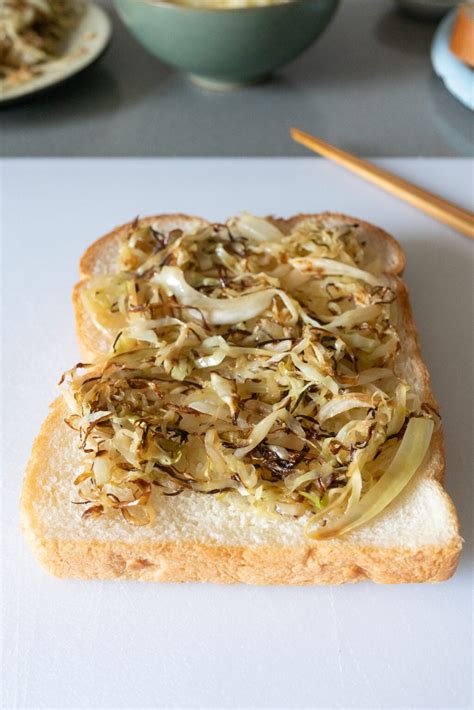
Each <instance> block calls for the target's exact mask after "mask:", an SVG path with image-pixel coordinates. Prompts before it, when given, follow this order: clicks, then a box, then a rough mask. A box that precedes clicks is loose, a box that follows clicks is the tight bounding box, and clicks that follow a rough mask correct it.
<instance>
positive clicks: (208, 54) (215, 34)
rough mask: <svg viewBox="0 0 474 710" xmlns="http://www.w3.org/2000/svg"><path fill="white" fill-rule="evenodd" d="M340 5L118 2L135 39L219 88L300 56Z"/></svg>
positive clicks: (305, 0) (298, 0)
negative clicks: (210, 5) (205, 5)
mask: <svg viewBox="0 0 474 710" xmlns="http://www.w3.org/2000/svg"><path fill="white" fill-rule="evenodd" d="M338 3H339V0H293V2H287V3H282V4H278V5H266V6H263V7H246V8H242V9H208V8H201V7H198V8H196V7H190V6H183V5H177V4H173V3H171V2H165V1H163V0H115V6H116V8H117V11H118V13H119V15H120V17H121V18H122V20H123V21H124V23H125V24H126V25H127V27H128V28H129V29H130V31H131V32H132V34H133V35H134V36H135V37H136V39H137V40H138V41H139V42H140V43H141V44H142V45H143V46H144V47H146V49H148V50H149V51H150V52H151V53H152V54H154V55H155V56H156V57H158V58H159V59H162V60H163V61H164V62H166V63H167V64H171V65H172V66H174V67H177V68H178V69H181V70H183V71H185V72H187V73H189V74H190V75H191V77H192V78H193V79H195V80H196V81H198V82H200V83H204V84H209V85H211V86H213V87H215V88H226V87H232V86H238V85H239V84H247V83H250V82H254V81H258V80H259V79H262V78H264V77H265V76H267V75H268V74H270V73H271V72H273V71H275V70H276V69H279V68H280V67H282V66H284V65H285V64H287V63H288V62H289V61H291V60H292V59H294V58H295V57H297V56H298V55H299V54H301V52H303V51H304V50H305V49H306V48H307V47H309V45H310V44H312V43H313V42H314V41H315V39H316V38H317V37H319V35H320V34H321V33H322V32H323V30H324V29H325V28H326V27H327V25H328V24H329V21H330V20H331V17H332V16H333V14H334V12H335V10H336V8H337V5H338Z"/></svg>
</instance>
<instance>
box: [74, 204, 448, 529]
mask: <svg viewBox="0 0 474 710" xmlns="http://www.w3.org/2000/svg"><path fill="white" fill-rule="evenodd" d="M277 225H278V223H272V222H270V221H268V220H265V219H262V218H257V217H253V216H251V215H247V214H244V215H242V216H240V217H238V218H234V219H231V220H229V221H228V222H227V223H226V224H212V225H210V226H207V227H205V228H201V229H199V230H198V231H196V232H193V233H185V232H184V231H182V230H180V229H174V230H172V231H170V232H166V233H163V232H160V231H158V230H156V229H155V228H154V227H153V226H149V225H147V224H143V223H140V222H139V221H138V220H136V221H135V222H134V224H133V225H132V227H131V229H130V230H129V233H128V234H127V235H126V236H125V237H123V239H122V242H121V246H120V264H119V268H118V269H117V271H116V273H114V274H111V275H106V276H97V277H94V278H92V279H91V281H90V285H89V287H88V289H87V292H86V295H85V304H86V307H87V309H88V312H89V314H90V315H91V317H92V318H93V320H94V323H95V324H96V325H97V326H98V327H99V328H101V329H102V330H103V331H104V332H105V333H107V334H108V335H109V336H110V337H111V340H113V346H112V348H111V352H110V353H109V354H108V355H107V356H104V357H102V358H100V359H98V360H97V361H96V362H95V363H92V364H83V363H79V364H78V365H77V366H76V367H75V368H73V369H72V370H70V371H69V372H68V373H66V375H65V378H64V379H65V381H66V386H65V391H64V394H65V397H66V399H67V402H68V404H69V406H70V409H71V414H70V416H69V417H68V418H67V423H68V425H69V426H70V427H72V428H73V429H75V430H76V431H77V432H78V433H79V436H80V442H81V447H82V450H83V452H84V463H83V466H82V468H81V470H80V471H78V475H77V478H76V480H75V484H76V486H77V491H78V494H79V497H80V499H81V501H79V502H83V503H84V504H85V505H86V506H87V507H86V509H85V513H84V515H85V516H88V517H90V516H99V515H104V514H106V515H116V514H120V513H121V514H122V515H123V516H124V517H125V518H126V520H127V521H129V522H130V523H132V524H135V525H144V524H148V523H150V522H151V521H152V520H153V519H154V516H155V512H156V508H157V506H159V496H152V491H156V492H158V493H161V494H162V495H164V496H175V495H179V494H180V493H182V492H183V491H185V490H191V491H194V492H195V493H202V494H208V495H216V496H219V497H222V498H225V499H226V500H228V501H229V502H230V503H231V504H233V505H236V504H240V505H245V506H253V507H254V508H255V509H256V510H257V511H258V512H261V513H262V514H266V515H274V516H278V515H285V516H295V517H302V516H303V517H304V520H305V524H306V528H305V529H306V533H307V535H308V536H309V537H311V538H326V537H331V536H335V535H340V534H343V533H345V532H348V531H349V530H352V529H354V528H355V527H357V526H358V525H361V524H363V523H366V522H367V521H369V520H370V519H371V518H372V517H374V516H375V515H377V514H378V513H379V512H380V511H381V510H383V509H384V508H385V507H386V506H387V505H388V504H389V503H390V502H391V501H392V500H393V499H394V498H395V497H396V496H397V495H398V494H399V493H400V491H401V490H402V489H403V488H404V487H405V485H406V484H407V483H408V481H409V480H410V479H411V478H412V476H413V474H414V473H415V472H416V470H417V469H418V468H419V466H420V464H421V463H422V461H423V458H424V456H425V454H426V451H427V449H428V446H429V442H430V439H431V434H432V431H433V428H434V426H435V425H437V422H438V415H437V413H436V412H435V411H434V409H433V408H432V406H431V405H430V404H428V403H424V402H422V401H420V399H419V397H418V395H417V393H416V392H415V391H413V390H412V389H411V388H410V386H409V385H408V384H407V382H405V381H404V380H403V379H401V378H400V376H398V375H397V374H396V367H395V365H396V355H397V352H398V351H399V348H400V342H399V336H398V334H397V331H396V329H395V327H394V324H393V323H394V317H393V315H394V310H393V309H394V305H393V303H394V301H395V300H396V298H397V294H396V293H395V292H394V290H392V287H391V285H390V284H391V283H392V284H393V282H391V281H390V279H389V278H387V277H384V276H383V274H381V273H379V272H378V271H377V269H376V267H375V266H374V265H373V264H372V265H367V263H366V261H367V259H366V254H365V251H366V250H365V249H364V244H363V242H362V240H361V237H360V230H359V229H358V225H344V226H341V227H334V226H328V225H327V224H326V223H324V221H322V220H321V219H319V220H318V219H315V218H308V219H305V220H303V221H300V222H298V223H297V224H296V225H295V226H294V227H293V228H291V229H290V228H289V227H282V228H280V227H278V226H277ZM395 308H396V305H395Z"/></svg>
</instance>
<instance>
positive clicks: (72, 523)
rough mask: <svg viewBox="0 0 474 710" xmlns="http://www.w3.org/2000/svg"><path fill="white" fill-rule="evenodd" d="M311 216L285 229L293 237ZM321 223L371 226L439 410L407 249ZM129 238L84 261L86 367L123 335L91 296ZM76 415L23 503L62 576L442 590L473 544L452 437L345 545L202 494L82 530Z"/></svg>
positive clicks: (45, 443)
mask: <svg viewBox="0 0 474 710" xmlns="http://www.w3.org/2000/svg"><path fill="white" fill-rule="evenodd" d="M307 217H308V215H300V216H297V217H294V218H293V219H291V220H287V221H285V220H274V221H275V224H277V225H278V226H279V227H280V229H282V230H283V231H285V230H287V229H288V228H289V227H290V226H292V225H294V224H295V223H296V222H297V221H298V220H300V219H303V218H307ZM319 217H320V219H322V220H324V221H325V222H326V223H328V224H334V225H339V224H343V223H348V224H349V223H350V224H351V225H354V224H355V223H356V224H358V225H359V226H358V228H357V232H358V235H359V238H360V239H361V241H363V242H364V243H365V254H366V260H367V264H369V263H370V264H371V268H373V269H374V270H376V271H379V272H383V274H384V278H385V279H386V281H387V284H390V286H391V288H393V289H395V290H396V292H397V294H398V298H397V299H396V301H395V304H396V306H394V307H393V314H392V315H393V318H394V321H395V326H396V327H397V329H398V331H399V333H400V340H401V343H402V349H401V352H400V353H399V355H398V360H397V364H396V366H397V370H398V371H399V374H400V375H401V376H402V377H404V378H405V379H406V380H407V381H408V382H410V384H411V386H412V388H413V389H415V390H416V391H417V392H418V393H419V394H420V395H422V398H423V401H426V402H429V403H432V404H433V405H434V404H435V402H434V400H433V396H432V394H431V391H430V383H429V375H428V373H427V370H426V368H425V366H424V364H423V362H422V359H421V355H420V350H419V344H418V339H417V335H416V330H415V326H414V323H413V317H412V313H411V309H410V305H409V300H408V294H407V290H406V287H405V286H404V284H403V282H402V281H401V279H400V278H399V275H400V274H401V273H402V270H403V267H404V256H403V252H402V250H401V248H400V246H399V245H398V243H397V242H396V241H395V240H394V239H393V238H392V237H390V236H389V235H388V234H386V233H385V232H383V231H382V230H379V229H377V228H375V227H373V226H371V225H368V224H366V223H363V222H360V221H358V220H355V219H353V218H348V217H344V216H342V215H333V214H324V215H319ZM146 222H147V223H152V224H153V225H154V226H155V228H157V229H159V230H160V231H167V230H170V229H173V228H180V229H182V230H183V231H187V230H191V231H194V230H195V229H196V228H197V227H198V226H200V225H203V226H204V225H205V224H207V223H206V222H205V221H204V220H200V219H198V218H189V217H184V216H182V215H168V216H161V217H151V218H148V219H147V220H146ZM129 227H130V225H124V226H123V227H119V228H118V229H116V230H115V231H114V232H111V233H110V234H108V235H106V236H105V237H103V238H102V239H100V240H98V241H97V242H95V243H94V244H93V245H92V246H91V247H90V248H89V249H88V250H87V252H86V253H85V255H84V257H83V259H82V260H81V276H82V280H81V281H80V283H79V284H78V285H77V286H76V288H75V290H74V296H73V300H74V306H75V311H76V319H77V329H78V335H79V340H80V344H81V351H82V354H83V356H84V357H86V358H92V357H94V356H95V355H97V354H100V353H102V352H105V351H106V350H107V348H108V347H109V345H110V342H111V338H112V336H109V337H107V334H104V333H103V332H102V331H99V330H97V329H96V328H95V327H94V325H93V323H92V322H91V321H90V319H89V318H88V315H87V312H86V310H85V308H84V307H83V303H82V297H81V294H82V292H83V289H84V288H86V287H87V283H88V279H89V277H90V276H92V275H96V274H103V273H111V272H113V271H115V270H116V269H117V255H118V244H119V238H120V235H121V234H122V233H123V232H124V230H127V229H129ZM66 414H67V409H66V405H65V404H64V402H63V400H62V399H61V398H60V399H58V400H56V402H54V403H53V405H52V407H51V412H50V414H49V416H48V418H47V419H46V421H45V423H44V425H43V427H42V430H41V432H40V434H39V436H38V438H37V440H36V441H35V444H34V446H33V452H32V457H31V460H30V463H29V466H28V469H27V472H26V476H25V482H24V488H23V495H22V504H21V507H22V521H23V526H24V529H25V532H26V535H27V537H28V539H29V541H30V544H31V546H32V548H33V550H34V551H35V553H36V555H37V556H38V558H39V559H40V561H41V562H42V563H43V564H44V566H45V567H46V568H47V569H48V570H49V571H50V572H52V573H53V574H55V575H57V576H60V577H65V576H75V577H85V578H113V577H121V578H132V579H143V580H155V581H176V582H178V581H179V582H183V581H211V582H222V583H231V582H247V583H253V584H316V583H319V584H339V583H343V582H348V581H358V580H361V579H365V578H370V579H372V580H374V581H376V582H382V583H397V582H427V581H430V582H434V581H440V580H443V579H446V578H448V577H449V576H450V575H451V574H452V573H453V571H454V569H455V567H456V564H457V560H458V557H459V554H460V550H461V538H460V536H459V528H458V521H457V516H456V512H455V509H454V506H453V504H452V502H451V500H450V498H449V496H448V495H447V493H446V492H445V491H444V488H443V486H442V480H443V473H444V446H443V435H442V433H441V431H438V432H436V433H435V435H434V436H433V439H432V442H431V444H430V448H429V450H428V453H427V455H426V457H425V460H424V462H423V464H422V466H421V467H420V468H419V470H418V471H417V473H416V474H415V476H414V477H413V479H412V480H411V482H410V483H409V485H408V486H407V487H406V488H405V489H404V491H403V492H402V493H401V494H400V495H399V496H398V497H397V498H396V499H395V500H394V501H393V502H392V503H391V504H390V505H389V506H388V507H387V508H386V509H385V510H384V511H383V512H382V513H380V514H379V515H378V516H376V517H375V518H374V519H373V520H371V521H370V522H369V523H368V524H365V525H364V526H361V527H359V528H358V529H356V530H354V531H352V532H350V533H347V534H346V535H343V536H341V537H339V538H334V539H329V540H320V541H312V540H308V539H307V538H306V537H304V534H303V525H304V523H303V521H302V519H294V518H291V519H289V518H284V517H281V516H278V517H266V516H263V515H261V514H258V513H257V512H255V511H254V510H253V509H250V508H241V507H237V506H232V505H229V504H228V503H227V502H226V501H225V500H218V499H217V498H215V497H214V496H209V495H207V496H206V495H200V494H199V493H195V492H191V491H188V492H184V493H182V494H181V495H179V496H174V497H168V498H166V497H163V496H159V494H157V493H154V494H153V495H155V496H156V501H155V502H156V506H155V507H156V510H157V517H156V520H155V521H154V523H153V524H151V525H149V526H144V527H130V526H129V525H128V524H127V523H126V522H125V521H124V520H123V519H121V518H108V517H105V516H103V517H101V518H99V519H97V520H96V519H94V520H92V519H81V513H82V510H81V508H82V506H80V505H74V504H73V502H72V501H73V500H74V499H75V491H74V486H73V480H74V477H75V471H77V468H78V465H79V463H80V459H81V452H80V449H79V442H78V440H77V435H76V433H75V432H73V431H71V430H70V429H69V428H68V427H67V426H66V425H65V424H64V423H63V420H64V417H65V416H66Z"/></svg>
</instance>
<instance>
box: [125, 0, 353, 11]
mask: <svg viewBox="0 0 474 710" xmlns="http://www.w3.org/2000/svg"><path fill="white" fill-rule="evenodd" d="M127 1H128V2H136V3H140V4H142V5H156V6H157V7H162V8H168V9H171V8H172V9H173V10H178V11H181V12H220V13H222V12H226V13H228V12H234V13H238V12H242V13H243V12H250V11H255V10H260V11H263V10H271V9H273V8H275V7H286V6H290V5H304V4H306V3H309V2H314V1H315V0H278V1H277V2H272V3H269V4H268V5H250V6H249V5H247V6H245V5H244V6H243V7H206V6H202V7H201V6H199V5H186V4H184V3H180V2H173V0H127ZM326 1H327V0H326ZM332 2H333V3H334V4H335V5H336V6H337V5H338V4H339V2H340V0H332Z"/></svg>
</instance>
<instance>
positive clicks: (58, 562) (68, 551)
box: [21, 398, 461, 585]
mask: <svg viewBox="0 0 474 710" xmlns="http://www.w3.org/2000/svg"><path fill="white" fill-rule="evenodd" d="M65 412H66V408H65V404H64V402H63V401H62V399H61V398H58V399H57V400H56V401H55V402H54V403H53V405H52V407H51V411H50V414H49V415H48V417H47V419H46V420H45V422H44V424H43V426H42V428H41V431H40V434H39V435H38V437H37V439H36V441H35V443H34V445H33V450H32V454H31V459H30V462H29V465H28V469H27V472H26V476H25V481H24V486H23V492H22V499H21V519H22V526H23V529H24V532H25V535H26V537H27V539H28V541H29V543H30V545H31V547H32V549H33V551H34V553H35V555H36V556H37V558H38V559H39V561H40V562H41V563H42V564H43V565H44V567H46V569H47V570H48V571H49V572H51V573H52V574H54V575H55V576H57V577H81V578H84V579H94V578H99V579H112V578H115V577H120V578H122V579H138V580H144V581H161V582H197V581H200V582H218V583H223V584H224V583H225V584H231V583H234V582H245V583H248V584H296V585H302V584H343V583H345V582H357V581H360V580H363V579H371V580H373V581H374V582H379V583H384V584H396V583H401V582H439V581H442V580H444V579H447V578H449V577H450V576H451V575H452V574H453V572H454V570H455V568H456V564H457V560H458V558H459V554H460V550H461V540H460V538H459V536H458V535H456V536H455V537H453V538H452V541H451V542H450V543H449V544H448V545H444V546H433V545H425V546H422V547H416V548H406V547H389V548H387V547H375V546H369V545H360V544H354V543H345V542H343V541H341V540H338V541H337V542H334V541H331V540H326V541H318V542H311V541H308V540H306V539H304V538H302V544H301V545H299V546H295V547H293V546H291V547H290V546H284V545H265V546H263V545H254V546H234V545H211V544H205V543H199V542H188V541H178V542H175V541H166V542H153V541H149V540H147V541H137V542H134V543H126V542H121V541H106V542H104V541H101V540H100V539H98V540H93V541H91V540H80V539H59V538H57V537H52V536H50V535H48V533H47V531H45V530H44V525H43V524H42V523H41V522H40V521H39V519H38V516H37V512H36V510H35V504H36V503H37V501H38V500H39V499H40V496H41V486H42V484H43V472H44V461H45V459H46V457H48V456H49V455H50V443H51V440H52V438H53V434H54V432H56V431H57V430H58V429H59V428H60V427H61V426H62V427H65V425H64V424H63V418H64V415H65ZM442 459H443V447H442V437H441V436H440V434H439V432H438V433H437V434H436V435H435V437H434V445H433V447H432V448H431V451H430V453H429V456H428V459H427V461H426V464H425V466H426V467H427V468H428V469H431V470H432V471H433V477H437V476H436V475H435V474H436V471H438V470H439V468H440V464H441V462H442ZM435 485H436V486H439V488H440V489H441V486H440V484H438V483H436V484H435ZM444 495H445V496H446V498H448V497H447V495H446V494H444ZM448 500H449V499H448ZM449 506H450V515H451V516H452V519H453V520H454V521H455V522H456V512H455V510H454V506H453V504H452V503H451V501H449ZM456 526H457V522H456Z"/></svg>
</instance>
